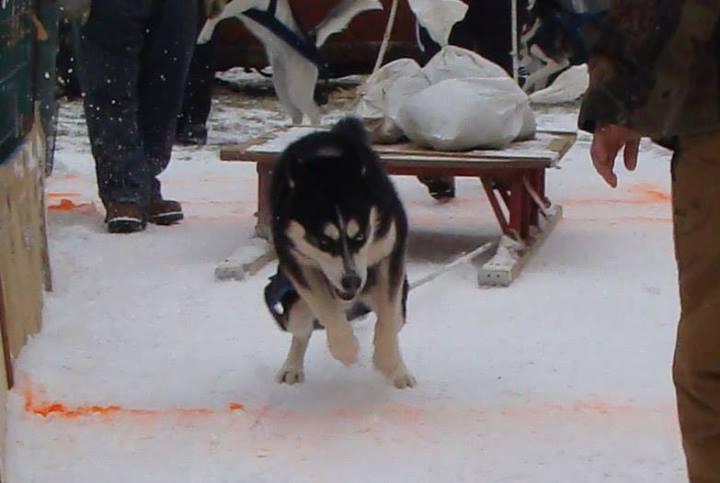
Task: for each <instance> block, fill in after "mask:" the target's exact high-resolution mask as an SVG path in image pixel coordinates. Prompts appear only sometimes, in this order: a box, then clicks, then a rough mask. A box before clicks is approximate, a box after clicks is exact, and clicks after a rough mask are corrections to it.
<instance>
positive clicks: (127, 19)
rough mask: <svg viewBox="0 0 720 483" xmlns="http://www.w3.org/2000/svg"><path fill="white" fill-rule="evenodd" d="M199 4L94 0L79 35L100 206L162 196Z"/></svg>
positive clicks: (174, 0)
mask: <svg viewBox="0 0 720 483" xmlns="http://www.w3.org/2000/svg"><path fill="white" fill-rule="evenodd" d="M198 15H200V12H199V2H198V0H93V2H92V11H91V14H90V18H89V19H88V22H87V23H86V24H85V25H84V26H83V28H82V32H81V52H80V61H81V69H80V71H81V72H80V77H81V81H82V87H83V90H84V92H85V117H86V120H87V125H88V131H89V134H90V143H91V146H92V153H93V156H94V158H95V165H96V171H97V180H98V190H99V193H100V198H101V199H102V201H103V203H105V204H106V205H107V203H108V202H111V201H115V202H133V203H137V204H139V205H140V206H141V207H145V206H146V205H147V203H148V202H149V201H150V200H151V199H153V198H158V197H160V196H161V195H160V182H159V181H158V179H157V176H158V175H159V174H160V173H161V172H162V171H163V170H164V169H165V168H166V167H167V165H168V163H169V162H170V155H171V152H172V144H173V141H174V136H175V126H176V123H177V115H178V113H179V112H180V107H181V105H182V99H183V90H184V86H185V79H186V76H187V72H188V66H189V64H190V58H191V57H192V53H193V48H194V45H195V39H196V37H197V33H198V31H197V28H198V27H197V26H198Z"/></svg>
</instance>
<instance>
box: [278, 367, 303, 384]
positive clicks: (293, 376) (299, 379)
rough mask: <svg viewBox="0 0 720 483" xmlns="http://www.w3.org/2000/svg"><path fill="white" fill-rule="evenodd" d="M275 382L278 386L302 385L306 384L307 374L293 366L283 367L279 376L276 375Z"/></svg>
mask: <svg viewBox="0 0 720 483" xmlns="http://www.w3.org/2000/svg"><path fill="white" fill-rule="evenodd" d="M275 381H276V382H277V383H278V384H290V385H291V386H292V385H293V384H302V383H303V382H305V373H304V372H303V370H302V368H297V367H293V366H283V367H282V369H280V370H279V371H278V372H277V374H275Z"/></svg>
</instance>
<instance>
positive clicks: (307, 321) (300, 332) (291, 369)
mask: <svg viewBox="0 0 720 483" xmlns="http://www.w3.org/2000/svg"><path fill="white" fill-rule="evenodd" d="M314 319H315V317H314V315H313V314H312V312H311V311H310V308H309V307H308V305H307V304H306V303H305V302H304V301H303V300H302V299H299V300H298V301H297V302H296V303H295V304H294V305H293V306H292V308H291V309H290V313H289V314H288V325H287V330H288V332H290V333H291V334H292V336H293V338H292V342H291V343H290V350H289V351H288V355H287V358H286V359H285V363H284V364H283V366H282V368H281V369H280V370H279V371H278V373H277V375H276V376H275V380H276V381H277V382H278V383H280V384H282V383H286V384H291V385H292V384H295V383H302V382H304V381H305V369H304V367H305V352H306V351H307V347H308V343H309V342H310V336H311V335H312V332H313V320H314Z"/></svg>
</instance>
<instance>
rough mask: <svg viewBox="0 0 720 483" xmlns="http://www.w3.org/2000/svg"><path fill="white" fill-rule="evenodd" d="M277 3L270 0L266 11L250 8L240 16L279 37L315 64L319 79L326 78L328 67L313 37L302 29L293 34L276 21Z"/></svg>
mask: <svg viewBox="0 0 720 483" xmlns="http://www.w3.org/2000/svg"><path fill="white" fill-rule="evenodd" d="M277 3H278V0H270V3H269V4H268V8H267V10H261V9H259V8H251V9H249V10H245V11H244V12H243V13H242V14H243V15H245V16H246V17H248V18H249V19H251V20H254V21H255V22H257V23H259V24H260V25H262V26H263V27H265V28H266V29H268V30H269V31H271V32H272V33H274V34H275V35H277V36H278V37H280V38H281V39H282V40H283V41H284V42H285V43H286V44H288V45H289V46H290V47H292V48H293V49H294V50H295V51H296V52H297V53H299V54H300V55H302V56H303V57H305V58H306V59H307V60H309V61H310V62H312V63H313V64H315V65H316V66H317V68H318V70H319V71H320V76H321V77H323V78H328V77H329V76H330V66H329V64H328V63H327V61H326V60H325V58H324V57H323V56H322V54H321V53H320V51H319V50H318V48H317V45H316V44H315V39H314V38H313V36H311V35H308V34H307V33H305V32H304V31H303V30H302V29H300V32H301V33H299V34H298V33H297V32H293V31H292V30H290V29H289V28H288V26H287V25H285V24H284V23H282V22H281V21H280V20H278V19H277V17H276V16H275V13H276V12H277Z"/></svg>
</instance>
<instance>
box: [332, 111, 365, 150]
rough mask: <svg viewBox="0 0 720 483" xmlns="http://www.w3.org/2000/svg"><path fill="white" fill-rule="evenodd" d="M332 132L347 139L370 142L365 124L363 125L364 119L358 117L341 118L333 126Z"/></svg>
mask: <svg viewBox="0 0 720 483" xmlns="http://www.w3.org/2000/svg"><path fill="white" fill-rule="evenodd" d="M332 132H333V133H334V134H337V135H339V136H342V137H344V138H347V139H351V140H354V141H359V142H362V143H365V144H370V139H369V138H368V134H367V131H366V130H365V126H363V123H362V121H360V119H358V118H356V117H351V116H348V117H345V118H343V119H340V121H338V123H337V124H335V126H334V127H333V128H332Z"/></svg>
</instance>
